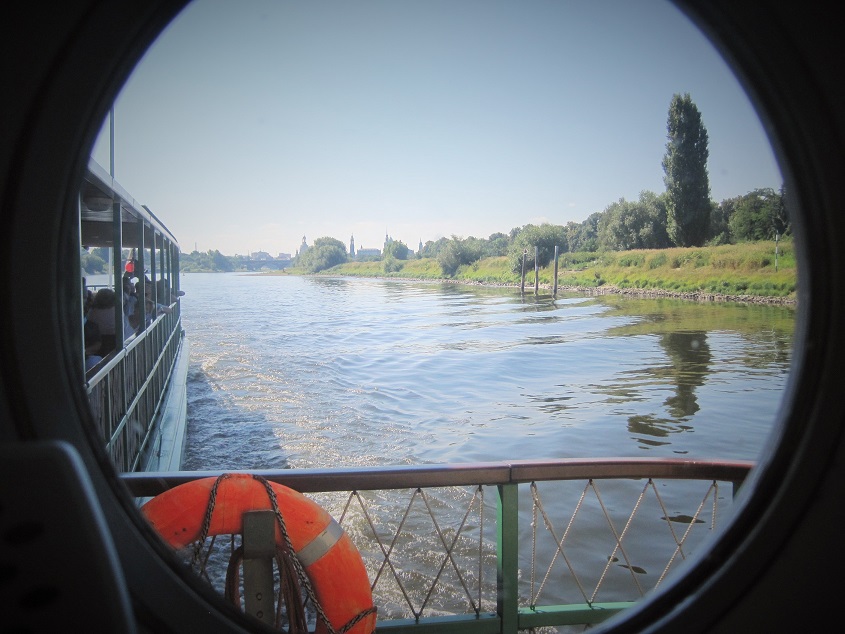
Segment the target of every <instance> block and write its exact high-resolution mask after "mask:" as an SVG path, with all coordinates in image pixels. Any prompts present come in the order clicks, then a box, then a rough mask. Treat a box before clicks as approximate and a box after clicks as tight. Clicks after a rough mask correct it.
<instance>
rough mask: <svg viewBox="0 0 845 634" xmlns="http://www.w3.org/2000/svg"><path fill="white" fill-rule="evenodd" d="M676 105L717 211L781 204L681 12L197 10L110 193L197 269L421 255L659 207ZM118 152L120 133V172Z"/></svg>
mask: <svg viewBox="0 0 845 634" xmlns="http://www.w3.org/2000/svg"><path fill="white" fill-rule="evenodd" d="M676 93H677V94H683V93H689V94H690V96H691V98H692V101H693V102H694V103H695V104H696V106H697V107H698V109H699V111H700V112H701V115H702V120H703V123H704V125H705V127H706V129H707V132H708V135H709V149H710V157H709V161H708V171H709V176H710V190H711V198H712V199H713V200H716V201H717V202H718V201H721V200H724V199H725V198H730V197H734V196H740V195H743V194H746V193H748V192H750V191H752V190H754V189H757V188H763V187H771V188H774V189H778V188H779V187H780V186H781V183H782V177H781V173H780V171H779V169H778V165H777V162H776V160H775V158H774V155H773V152H772V149H771V145H770V143H769V141H768V139H767V137H766V134H765V132H764V130H763V126H762V125H761V123H760V121H759V119H758V117H757V115H756V113H755V111H754V109H753V107H752V106H751V104H750V101H749V99H748V97H747V96H746V94H745V93H744V92H743V90H742V88H741V87H740V84H739V82H738V81H737V79H736V78H735V76H734V75H733V74H732V72H731V71H730V69H729V68H728V67H727V65H726V64H725V62H724V61H723V60H722V58H721V57H720V56H719V54H718V53H717V52H716V50H715V49H714V48H713V46H712V45H711V44H710V43H709V42H708V41H707V40H706V39H705V37H704V36H703V35H702V34H701V33H700V31H698V29H697V28H696V27H695V26H694V25H693V24H692V23H691V22H689V20H688V19H687V18H686V17H685V16H684V15H683V14H682V13H681V12H680V11H679V10H678V9H677V8H675V7H674V6H673V5H672V4H670V3H669V2H667V1H666V0H638V1H637V2H629V1H627V0H593V1H590V0H583V1H574V0H573V1H566V0H425V1H422V0H421V1H411V0H355V1H354V2H352V1H349V0H310V1H308V2H304V1H293V0H246V1H243V2H230V1H228V0H194V1H193V2H192V3H191V4H189V5H188V6H187V7H186V8H185V9H184V10H183V12H182V13H181V14H180V15H178V16H177V17H176V19H175V20H174V21H173V22H172V23H171V24H170V25H169V26H168V27H167V28H166V29H165V31H164V32H163V33H162V34H161V35H160V37H159V38H158V39H157V40H156V42H154V43H153V45H152V46H151V48H150V49H149V50H148V51H147V53H146V54H145V56H144V57H143V58H142V59H141V61H140V62H139V64H138V65H137V67H136V68H135V70H134V72H133V74H132V75H131V77H130V78H129V80H128V81H127V83H126V85H125V86H124V87H123V89H122V91H121V93H120V94H119V95H118V97H117V99H116V101H115V104H114V108H113V112H114V128H115V135H114V147H115V152H114V165H115V173H114V176H115V179H116V180H117V181H118V182H119V183H120V184H121V185H122V186H123V187H124V188H125V189H126V190H127V191H128V192H129V194H130V195H131V196H133V197H134V198H135V199H136V200H137V201H139V202H140V203H142V204H144V205H146V206H147V207H149V208H150V209H151V210H152V211H153V212H154V213H155V214H156V216H158V217H159V218H160V219H161V220H162V221H163V222H164V223H165V224H166V225H167V227H168V228H169V229H170V230H171V232H172V233H173V234H174V235H175V236H176V238H177V240H178V241H179V243H180V246H181V248H182V250H183V251H193V250H194V249H195V248H196V249H199V250H200V251H208V250H209V249H217V250H219V251H221V252H222V253H224V254H226V255H235V254H241V255H242V254H246V253H251V252H255V251H266V252H268V253H270V254H271V255H273V256H277V255H278V254H279V253H290V254H291V255H294V254H295V253H296V251H297V250H298V249H299V246H300V244H301V242H302V239H303V237H305V239H306V241H307V244H309V245H312V244H313V243H314V240H315V239H316V238H320V237H324V236H328V237H332V238H337V239H338V240H341V241H342V242H343V243H344V244H347V245H348V243H349V240H350V238H351V237H353V236H354V239H355V245H356V247H357V248H362V247H364V248H379V249H380V248H382V247H383V243H384V239H385V236H386V235H389V236H390V237H391V238H392V239H394V240H401V241H402V242H404V243H405V244H407V245H408V246H409V247H410V248H411V249H412V250H416V248H417V247H418V245H419V243H420V242H421V241H422V243H425V242H427V241H429V240H437V239H439V238H441V237H452V236H457V237H461V238H466V237H469V236H475V237H478V238H486V237H488V236H490V235H491V234H493V233H496V232H503V233H507V232H509V231H510V230H511V229H512V228H514V227H522V226H524V225H526V224H529V223H531V224H540V223H543V222H550V223H553V224H566V223H567V222H569V221H574V222H581V221H583V220H584V219H586V218H587V216H589V215H590V214H592V213H594V212H597V211H604V210H605V209H606V208H607V206H608V205H610V204H611V203H613V202H616V201H618V200H619V199H622V198H624V199H626V200H636V199H638V198H639V194H640V192H642V191H646V190H648V191H653V192H656V193H662V192H663V191H664V190H665V186H664V184H663V169H662V166H661V161H662V158H663V156H664V154H665V151H666V119H667V113H668V109H669V104H670V102H671V100H672V96H673V95H674V94H676ZM109 148H110V137H109V123H108V119H107V120H106V121H105V122H104V124H103V128H102V131H101V133H100V136H99V138H98V140H97V142H96V144H95V146H94V149H93V152H92V156H93V158H94V159H95V160H96V161H97V162H98V163H100V165H102V166H103V167H104V168H105V169H106V170H108V169H109V164H110V149H109Z"/></svg>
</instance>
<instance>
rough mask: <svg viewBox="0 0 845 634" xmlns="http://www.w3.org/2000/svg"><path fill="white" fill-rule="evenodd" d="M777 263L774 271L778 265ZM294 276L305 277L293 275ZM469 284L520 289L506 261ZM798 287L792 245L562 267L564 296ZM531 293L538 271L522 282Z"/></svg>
mask: <svg viewBox="0 0 845 634" xmlns="http://www.w3.org/2000/svg"><path fill="white" fill-rule="evenodd" d="M776 259H777V270H775V261H776ZM289 273H291V274H296V273H301V271H296V269H289ZM323 274H325V275H343V276H358V277H390V278H408V279H423V280H437V279H443V274H442V272H441V270H440V267H439V266H438V264H437V261H436V260H434V259H431V258H426V259H422V260H416V259H411V260H407V261H405V262H404V263H402V266H401V269H399V270H398V271H391V272H385V267H384V263H383V262H349V263H347V264H342V265H340V266H336V267H334V268H332V269H329V270H327V271H324V273H323ZM553 278H554V264H553V263H552V264H551V265H549V266H548V267H545V268H542V269H540V271H539V284H540V285H541V286H542V287H544V288H550V287H552V286H553ZM451 279H453V280H456V281H464V282H467V283H482V284H498V285H510V286H519V285H520V276H519V274H518V273H512V272H511V271H510V269H509V267H508V261H507V257H504V256H503V257H495V258H484V259H482V260H479V261H478V262H474V263H473V264H470V265H466V266H462V267H461V268H460V269H458V272H457V273H456V274H455V276H454V277H453V278H451ZM796 285H797V275H796V264H795V252H794V249H793V245H792V242H791V241H789V240H781V241H780V243H779V245H778V254H777V258H776V256H775V243H774V242H753V243H745V244H732V245H722V246H716V247H700V248H690V249H681V248H672V249H659V250H658V249H654V250H634V251H620V252H603V253H564V254H562V255H561V256H560V258H559V260H558V286H559V287H562V288H566V287H576V288H602V287H604V288H614V287H615V288H619V289H622V290H629V289H636V290H639V291H645V292H649V291H652V292H671V293H679V294H688V293H705V294H713V295H728V296H750V297H771V298H780V299H786V300H794V299H795V291H796ZM525 287H526V289H528V288H532V289H533V287H534V271H533V270H531V271H528V272H527V273H526V277H525Z"/></svg>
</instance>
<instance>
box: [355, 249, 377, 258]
mask: <svg viewBox="0 0 845 634" xmlns="http://www.w3.org/2000/svg"><path fill="white" fill-rule="evenodd" d="M380 255H381V251H379V250H378V249H364V248H361V249H358V253H357V254H356V257H357V258H358V259H361V258H366V257H370V256H376V257H379V256H380Z"/></svg>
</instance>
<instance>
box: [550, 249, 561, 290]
mask: <svg viewBox="0 0 845 634" xmlns="http://www.w3.org/2000/svg"><path fill="white" fill-rule="evenodd" d="M559 249H560V247H558V245H555V281H554V285H553V287H552V296H553V297H557V258H558V251H559Z"/></svg>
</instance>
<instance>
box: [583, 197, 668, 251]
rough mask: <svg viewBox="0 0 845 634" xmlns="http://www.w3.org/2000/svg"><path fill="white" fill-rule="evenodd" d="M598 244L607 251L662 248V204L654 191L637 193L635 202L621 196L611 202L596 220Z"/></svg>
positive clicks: (665, 240) (664, 238) (664, 237)
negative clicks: (637, 196)
mask: <svg viewBox="0 0 845 634" xmlns="http://www.w3.org/2000/svg"><path fill="white" fill-rule="evenodd" d="M598 236H599V247H600V248H602V249H607V250H608V251H627V250H629V249H665V248H666V247H668V246H669V236H668V235H667V233H666V204H665V201H664V199H663V197H661V196H658V195H657V194H655V193H654V192H649V191H644V192H640V199H639V200H638V201H636V202H633V201H626V200H625V199H624V198H621V199H619V201H618V202H615V203H612V204H611V205H610V206H609V207H608V208H607V209H605V211H604V213H603V214H602V216H601V219H600V220H599V228H598Z"/></svg>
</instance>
